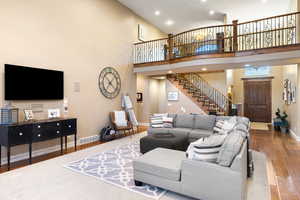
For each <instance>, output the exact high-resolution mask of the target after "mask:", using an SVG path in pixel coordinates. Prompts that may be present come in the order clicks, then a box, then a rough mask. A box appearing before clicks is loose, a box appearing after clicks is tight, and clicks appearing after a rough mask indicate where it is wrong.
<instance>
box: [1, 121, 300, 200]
mask: <svg viewBox="0 0 300 200" xmlns="http://www.w3.org/2000/svg"><path fill="white" fill-rule="evenodd" d="M145 130H147V127H140V129H139V133H140V132H143V131H145ZM251 139H252V140H251V141H252V144H251V148H252V149H254V150H256V151H259V152H263V153H265V154H266V155H267V157H268V176H269V184H270V190H271V197H272V198H271V199H272V200H300V143H298V142H296V141H295V140H294V139H292V138H291V137H290V136H289V135H286V134H281V133H279V132H276V131H273V130H272V131H258V130H253V131H251ZM101 144H102V143H101V142H94V143H91V144H86V145H80V146H79V147H78V150H83V149H86V148H89V147H92V146H95V145H101ZM72 152H74V148H69V149H67V150H66V151H65V152H64V154H69V153H72ZM58 156H61V155H60V151H57V152H53V153H50V154H47V155H43V156H38V157H35V158H33V163H37V162H41V161H44V160H48V159H51V158H55V157H58ZM27 165H28V161H27V160H23V161H19V162H16V163H12V168H11V170H13V169H17V168H21V167H24V166H27ZM6 171H7V170H6V166H5V165H4V166H2V167H1V168H0V174H1V173H4V172H6Z"/></svg>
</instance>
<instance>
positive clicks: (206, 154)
mask: <svg viewBox="0 0 300 200" xmlns="http://www.w3.org/2000/svg"><path fill="white" fill-rule="evenodd" d="M226 136H227V135H211V136H209V137H205V138H200V139H199V140H197V141H195V142H193V143H191V144H190V145H189V147H188V150H187V151H186V153H187V157H188V158H189V159H192V160H198V161H205V162H213V163H214V162H216V161H217V158H218V155H219V151H220V149H221V147H222V145H223V143H224V140H225V138H226Z"/></svg>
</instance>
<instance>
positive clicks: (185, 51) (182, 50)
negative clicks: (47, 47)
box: [134, 12, 300, 64]
mask: <svg viewBox="0 0 300 200" xmlns="http://www.w3.org/2000/svg"><path fill="white" fill-rule="evenodd" d="M299 17H300V12H296V13H290V14H285V15H279V16H275V17H269V18H264V19H259V20H254V21H250V22H245V23H238V21H237V20H236V21H233V22H232V24H229V25H220V26H211V27H205V28H199V29H194V30H190V31H186V32H183V33H179V34H176V35H172V34H170V35H169V36H168V38H163V39H159V40H152V41H147V42H140V43H136V44H134V64H141V63H149V62H158V61H169V60H173V59H177V58H184V57H189V56H197V55H206V54H216V53H219V54H220V53H234V52H243V51H249V50H257V49H265V48H274V47H282V46H289V45H295V44H298V38H297V31H300V30H298V29H299V25H298V24H299V22H300V18H299Z"/></svg>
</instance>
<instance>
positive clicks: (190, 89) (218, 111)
mask: <svg viewBox="0 0 300 200" xmlns="http://www.w3.org/2000/svg"><path fill="white" fill-rule="evenodd" d="M168 80H169V81H170V82H171V83H172V84H173V85H175V86H176V87H177V88H178V89H180V91H181V92H183V93H184V94H185V95H186V96H187V97H189V98H190V99H191V100H192V101H193V102H194V103H195V104H197V105H198V106H199V107H200V108H201V109H202V110H203V111H204V112H205V113H207V114H214V115H220V116H222V115H228V114H229V113H230V111H231V104H232V102H231V100H230V99H229V98H227V97H226V96H225V95H224V94H223V93H222V92H220V91H219V90H217V89H216V88H214V87H212V86H211V85H210V84H209V83H208V82H207V81H206V80H204V79H203V78H202V77H201V76H200V75H199V74H197V73H182V74H172V75H168Z"/></svg>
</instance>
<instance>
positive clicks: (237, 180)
mask: <svg viewBox="0 0 300 200" xmlns="http://www.w3.org/2000/svg"><path fill="white" fill-rule="evenodd" d="M181 170H182V171H181V182H182V190H183V192H184V194H186V195H192V197H195V198H198V199H205V200H220V199H230V200H244V199H245V193H246V180H245V179H244V178H243V176H242V174H241V173H240V172H238V171H234V170H232V169H230V168H228V167H222V166H220V165H217V164H214V163H208V162H201V161H194V160H190V159H186V160H184V161H182V169H181Z"/></svg>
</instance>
